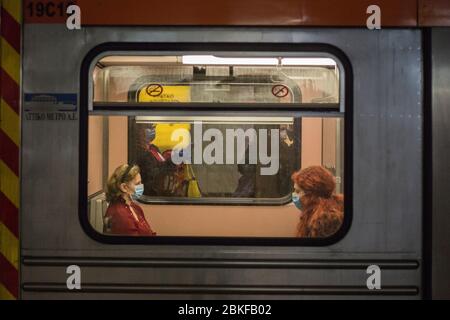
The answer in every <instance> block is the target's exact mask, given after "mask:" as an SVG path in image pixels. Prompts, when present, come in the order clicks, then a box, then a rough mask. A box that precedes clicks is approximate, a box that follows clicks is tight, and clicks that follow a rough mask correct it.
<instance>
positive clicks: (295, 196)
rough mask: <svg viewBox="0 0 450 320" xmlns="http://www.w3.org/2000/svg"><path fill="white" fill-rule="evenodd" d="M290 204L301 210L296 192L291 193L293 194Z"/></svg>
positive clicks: (300, 202)
mask: <svg viewBox="0 0 450 320" xmlns="http://www.w3.org/2000/svg"><path fill="white" fill-rule="evenodd" d="M292 202H293V203H294V204H295V206H296V207H297V208H298V209H299V210H303V205H302V201H301V200H300V196H299V195H298V193H297V192H293V193H292Z"/></svg>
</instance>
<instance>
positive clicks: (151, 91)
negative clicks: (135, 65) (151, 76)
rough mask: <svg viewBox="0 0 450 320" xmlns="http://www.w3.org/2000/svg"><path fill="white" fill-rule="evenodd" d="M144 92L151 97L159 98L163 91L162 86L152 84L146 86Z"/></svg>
mask: <svg viewBox="0 0 450 320" xmlns="http://www.w3.org/2000/svg"><path fill="white" fill-rule="evenodd" d="M145 91H147V94H148V95H149V96H151V97H159V96H160V95H161V94H162V93H163V91H164V89H163V87H162V85H160V84H156V83H152V84H149V85H148V86H147V89H145Z"/></svg>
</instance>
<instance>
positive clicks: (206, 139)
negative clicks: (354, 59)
mask: <svg viewBox="0 0 450 320" xmlns="http://www.w3.org/2000/svg"><path fill="white" fill-rule="evenodd" d="M91 71H92V73H91V81H90V88H91V89H93V91H92V92H91V94H89V101H88V103H89V105H90V107H89V113H88V118H87V120H88V125H87V126H88V131H87V144H88V150H87V152H88V155H87V160H88V163H87V172H86V176H87V190H86V191H87V211H88V214H87V217H88V219H87V221H89V222H90V225H91V226H92V227H93V228H94V229H95V230H96V231H97V232H98V233H100V234H102V235H105V236H106V237H107V238H108V239H109V238H116V239H117V236H134V237H132V238H134V239H136V238H139V239H140V238H142V239H144V238H148V236H154V235H156V236H157V237H156V238H160V239H161V238H164V237H168V238H172V237H189V238H190V239H191V238H197V237H208V238H217V237H220V238H243V237H245V238H329V237H331V236H333V235H334V234H335V233H336V232H337V231H338V230H340V227H341V225H342V224H343V223H344V202H343V194H344V189H345V188H344V182H345V181H344V147H345V143H344V138H345V136H346V135H344V132H345V128H344V127H345V122H344V118H345V117H344V116H345V112H344V111H345V108H344V104H343V98H344V97H343V95H342V94H341V93H342V92H344V91H343V90H342V84H341V81H342V78H343V74H342V68H341V67H340V65H339V64H338V63H337V62H336V61H335V60H333V59H331V58H324V57H323V56H321V55H318V56H317V57H305V56H299V57H294V56H289V55H287V56H281V57H280V56H279V55H274V56H267V55H264V56H261V57H239V56H237V55H230V56H228V57H224V56H222V55H191V54H189V55H167V56H162V55H155V56H153V55H148V56H135V55H126V56H124V55H109V56H105V57H102V58H100V59H98V60H97V61H96V64H95V66H94V67H91ZM202 105H203V107H202ZM249 105H251V106H253V109H254V110H255V111H256V112H255V113H253V111H249V110H247V111H245V110H246V109H245V106H249ZM155 106H157V107H155ZM190 106H193V107H194V108H193V109H192V110H191V109H189V107H190ZM199 106H200V109H199ZM166 107H167V110H166V109H165V108H166ZM240 107H242V108H243V110H244V111H243V112H242V113H239V112H235V111H234V110H237V111H240V110H239V109H240ZM266 107H267V109H265V108H266ZM303 108H304V109H303ZM253 109H252V110H253ZM232 110H233V111H232ZM261 110H262V111H264V112H262V113H261V112H260V113H258V112H257V111H261ZM168 111H169V112H168ZM325 189H326V190H325ZM323 199H325V200H323ZM313 215H314V218H312V216H313ZM321 215H323V217H325V218H324V219H325V220H324V221H321V220H320V216H321ZM318 217H319V219H318ZM327 219H328V220H327ZM314 223H316V225H314ZM136 236H142V237H136ZM152 238H155V237H152ZM130 239H131V238H130Z"/></svg>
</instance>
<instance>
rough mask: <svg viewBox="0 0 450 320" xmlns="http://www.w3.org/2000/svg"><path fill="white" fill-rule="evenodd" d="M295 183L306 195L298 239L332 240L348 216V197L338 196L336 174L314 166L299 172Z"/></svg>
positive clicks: (303, 198) (303, 200) (303, 201)
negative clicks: (345, 203)
mask: <svg viewBox="0 0 450 320" xmlns="http://www.w3.org/2000/svg"><path fill="white" fill-rule="evenodd" d="M292 181H293V182H294V183H296V184H297V185H298V186H299V187H300V189H301V190H303V192H304V195H303V196H302V198H301V202H302V204H303V215H302V216H301V218H300V222H299V224H298V236H300V237H328V236H331V235H333V234H334V233H335V232H336V231H338V230H339V228H340V226H341V224H342V220H343V215H344V197H343V196H342V194H339V195H337V194H334V190H335V188H336V182H335V179H334V177H333V175H332V174H331V173H330V172H329V171H328V170H327V169H325V168H324V167H322V166H312V167H308V168H305V169H303V170H301V171H298V172H295V173H294V174H293V175H292Z"/></svg>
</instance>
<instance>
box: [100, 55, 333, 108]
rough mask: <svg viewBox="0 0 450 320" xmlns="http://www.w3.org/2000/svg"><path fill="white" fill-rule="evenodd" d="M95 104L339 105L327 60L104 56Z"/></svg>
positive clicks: (329, 60) (324, 106) (190, 56)
mask: <svg viewBox="0 0 450 320" xmlns="http://www.w3.org/2000/svg"><path fill="white" fill-rule="evenodd" d="M97 66H98V67H99V70H98V74H97V75H96V78H95V81H94V83H93V84H94V92H95V95H94V104H97V105H102V104H103V103H108V102H109V103H111V102H112V103H119V102H120V103H121V104H122V105H123V103H124V102H128V103H141V104H145V103H163V104H164V103H183V104H189V103H216V104H219V103H241V104H244V103H245V104H267V103H270V104H296V105H298V106H299V107H302V106H303V107H306V106H309V105H311V104H314V105H315V106H314V107H315V108H338V103H339V68H338V67H337V64H336V62H335V61H334V60H333V59H331V58H289V57H271V58H268V57H265V58H236V57H233V58H230V57H229V58H224V57H216V56H212V55H211V56H208V55H185V56H107V57H104V58H102V59H100V60H99V61H98V64H97Z"/></svg>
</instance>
